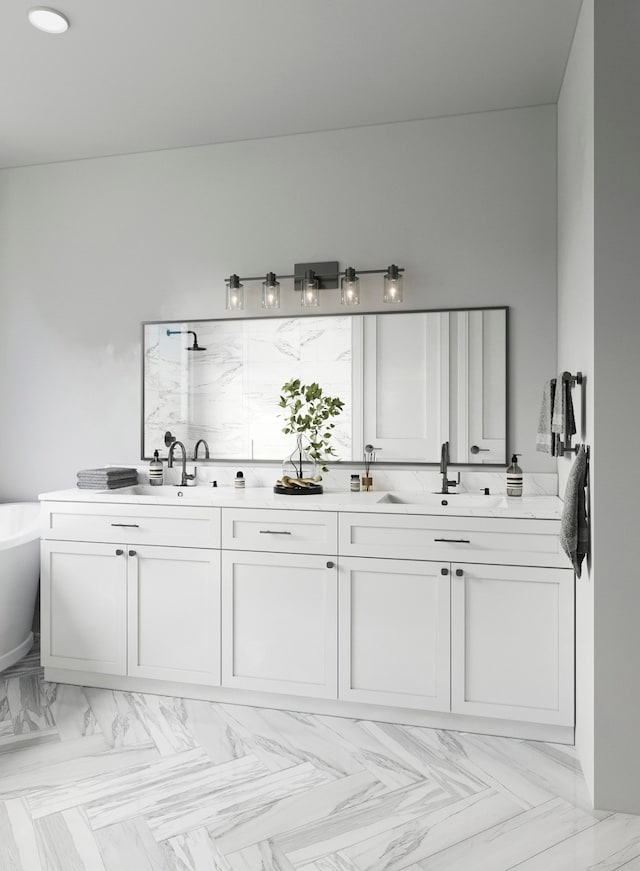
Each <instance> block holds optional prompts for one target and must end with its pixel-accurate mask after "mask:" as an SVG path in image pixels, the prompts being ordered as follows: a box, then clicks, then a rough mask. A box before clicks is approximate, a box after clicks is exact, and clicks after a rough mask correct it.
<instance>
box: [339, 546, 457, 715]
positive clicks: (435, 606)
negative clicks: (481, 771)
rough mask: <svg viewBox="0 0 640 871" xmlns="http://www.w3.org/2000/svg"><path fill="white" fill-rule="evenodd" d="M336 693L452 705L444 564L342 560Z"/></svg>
mask: <svg viewBox="0 0 640 871" xmlns="http://www.w3.org/2000/svg"><path fill="white" fill-rule="evenodd" d="M339 591H340V598H339V611H340V620H339V626H340V630H339V632H340V636H339V650H340V671H339V697H340V698H341V699H348V700H349V701H357V702H369V703H373V704H378V705H392V706H393V707H402V708H423V709H426V710H430V711H448V710H449V709H450V690H449V688H450V679H449V675H450V662H449V649H450V630H449V613H450V607H449V600H450V585H449V564H448V563H436V562H417V561H415V560H393V559H363V558H358V557H342V558H341V559H340V572H339Z"/></svg>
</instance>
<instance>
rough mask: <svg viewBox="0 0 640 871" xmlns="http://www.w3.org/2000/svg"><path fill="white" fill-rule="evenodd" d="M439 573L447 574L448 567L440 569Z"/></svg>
mask: <svg viewBox="0 0 640 871" xmlns="http://www.w3.org/2000/svg"><path fill="white" fill-rule="evenodd" d="M440 574H441V575H448V574H449V569H440Z"/></svg>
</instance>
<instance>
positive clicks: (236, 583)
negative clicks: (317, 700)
mask: <svg viewBox="0 0 640 871" xmlns="http://www.w3.org/2000/svg"><path fill="white" fill-rule="evenodd" d="M337 622H338V612H337V569H336V562H335V557H334V558H332V559H331V558H330V559H327V557H326V556H317V555H308V554H307V555H292V554H272V553H255V552H243V551H236V552H229V551H227V552H223V555H222V645H223V646H222V684H223V686H227V687H238V688H242V689H251V690H262V691H266V692H276V693H293V694H295V695H303V696H315V697H321V698H332V699H335V698H336V697H337Z"/></svg>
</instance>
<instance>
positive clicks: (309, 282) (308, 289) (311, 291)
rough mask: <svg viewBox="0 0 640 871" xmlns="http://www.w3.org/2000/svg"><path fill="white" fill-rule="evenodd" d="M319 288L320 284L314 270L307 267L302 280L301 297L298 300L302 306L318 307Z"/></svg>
mask: <svg viewBox="0 0 640 871" xmlns="http://www.w3.org/2000/svg"><path fill="white" fill-rule="evenodd" d="M319 289H320V284H319V282H318V279H317V278H316V274H315V272H314V270H313V269H307V271H306V272H305V274H304V278H303V280H302V298H301V300H300V302H301V304H302V306H303V308H318V306H319V305H320V295H319V293H318V290H319Z"/></svg>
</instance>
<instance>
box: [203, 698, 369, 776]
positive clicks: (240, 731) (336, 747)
mask: <svg viewBox="0 0 640 871" xmlns="http://www.w3.org/2000/svg"><path fill="white" fill-rule="evenodd" d="M220 708H221V710H222V712H223V716H224V717H225V719H226V720H227V722H228V723H229V726H230V727H231V729H232V730H233V731H234V732H235V733H236V734H237V735H238V736H239V737H240V739H241V740H242V742H243V744H245V745H246V746H248V747H250V748H251V752H253V753H255V754H256V756H258V758H260V759H262V760H263V761H264V763H265V765H266V766H267V767H268V768H271V769H272V770H273V771H278V770H280V769H282V768H289V767H291V766H293V765H299V764H300V763H301V762H310V763H311V764H312V765H313V766H314V767H316V768H323V769H325V770H327V771H328V772H330V773H331V774H333V775H334V776H337V777H340V776H343V775H345V774H357V773H358V772H359V771H363V770H364V769H363V766H362V765H361V764H360V763H359V762H358V761H357V760H356V759H355V758H354V756H353V753H351V752H350V751H349V750H348V749H347V748H346V747H344V745H343V744H341V743H340V742H337V741H336V739H335V736H334V734H333V733H332V732H330V731H329V730H328V729H327V728H326V726H324V725H323V723H321V722H320V721H319V719H318V718H317V717H314V716H313V715H311V714H300V713H295V712H293V711H275V710H271V709H267V708H249V707H245V706H242V705H221V706H220Z"/></svg>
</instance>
